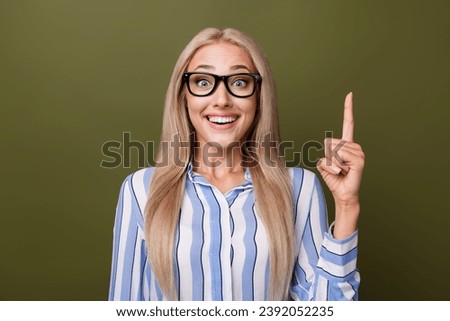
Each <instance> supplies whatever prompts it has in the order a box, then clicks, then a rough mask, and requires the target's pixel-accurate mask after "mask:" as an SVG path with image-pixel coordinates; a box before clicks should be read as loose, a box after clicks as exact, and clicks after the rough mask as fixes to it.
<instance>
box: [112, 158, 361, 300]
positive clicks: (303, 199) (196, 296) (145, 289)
mask: <svg viewBox="0 0 450 321" xmlns="http://www.w3.org/2000/svg"><path fill="white" fill-rule="evenodd" d="M152 173H153V168H145V169H141V170H139V171H137V172H135V173H134V174H131V175H130V176H128V177H127V178H126V180H125V181H124V183H123V185H122V188H121V191H120V196H119V202H118V204H117V211H116V220H115V226H114V241H113V258H112V270H111V281H110V289H109V300H165V299H166V298H165V296H164V295H163V294H162V292H161V290H160V289H159V286H158V282H157V281H156V279H155V276H154V273H153V272H152V269H151V266H150V264H149V261H148V258H147V252H146V245H145V234H144V219H143V213H144V208H145V205H146V202H147V193H148V188H149V185H150V180H151V176H152ZM290 173H291V176H292V180H293V195H294V199H293V202H294V204H293V205H294V215H295V217H294V219H295V251H296V252H295V253H296V264H295V268H294V271H293V278H292V283H291V287H290V295H291V298H292V299H294V300H357V299H358V287H359V272H358V271H357V269H356V258H357V242H358V235H357V232H355V233H353V234H352V235H351V236H349V237H348V238H347V239H345V240H336V239H334V238H333V237H332V236H331V233H330V232H329V227H328V222H327V210H326V204H325V200H324V195H323V192H322V188H321V186H320V182H319V180H318V178H317V177H316V175H315V174H314V173H312V172H310V171H308V170H305V169H301V168H292V169H290ZM186 175H187V179H186V189H185V196H184V198H183V203H182V208H181V213H180V219H179V224H178V227H177V231H176V240H175V245H174V246H175V253H174V255H175V259H174V264H175V273H176V275H175V280H176V285H177V289H178V295H179V299H180V300H192V301H193V300H202V301H206V300H226V301H228V300H258V301H260V300H267V299H268V285H269V242H268V236H267V232H266V230H265V228H264V225H263V223H262V221H261V218H260V217H259V215H258V211H257V209H256V206H255V200H254V192H253V186H252V180H251V177H250V172H249V170H247V171H246V173H245V179H246V181H245V182H244V183H243V184H241V185H239V186H236V187H235V188H233V189H232V190H230V191H228V192H227V193H226V194H223V193H222V192H220V191H219V190H218V189H217V188H216V187H215V186H213V185H211V184H210V183H209V182H208V181H207V180H206V179H205V178H203V177H202V176H201V175H199V174H197V173H195V172H193V171H192V168H191V167H189V169H188V171H187V174H186Z"/></svg>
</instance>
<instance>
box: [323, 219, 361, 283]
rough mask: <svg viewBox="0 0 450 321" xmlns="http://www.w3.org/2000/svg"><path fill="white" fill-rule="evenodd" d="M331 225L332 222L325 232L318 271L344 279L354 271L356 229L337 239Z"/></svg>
mask: <svg viewBox="0 0 450 321" xmlns="http://www.w3.org/2000/svg"><path fill="white" fill-rule="evenodd" d="M333 225H334V223H333V224H332V225H331V226H330V228H329V230H328V233H325V236H324V241H323V244H322V247H321V249H320V258H319V261H318V263H317V267H318V268H319V273H321V274H322V275H323V276H325V277H326V278H328V279H335V280H336V281H346V280H347V279H349V278H352V277H353V274H354V273H355V271H356V259H357V254H358V231H357V230H356V231H355V232H353V233H352V234H351V235H350V236H349V237H347V238H345V239H343V240H337V239H335V238H333V236H332V234H331V230H332V228H333Z"/></svg>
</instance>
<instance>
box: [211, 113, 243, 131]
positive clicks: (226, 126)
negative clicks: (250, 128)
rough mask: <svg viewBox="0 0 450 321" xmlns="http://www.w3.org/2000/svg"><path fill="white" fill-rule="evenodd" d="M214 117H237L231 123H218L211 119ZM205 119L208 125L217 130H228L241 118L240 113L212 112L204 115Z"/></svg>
mask: <svg viewBox="0 0 450 321" xmlns="http://www.w3.org/2000/svg"><path fill="white" fill-rule="evenodd" d="M212 117H220V118H235V120H234V121H232V122H230V123H223V124H217V123H213V122H211V121H209V119H210V118H212ZM204 119H205V121H206V122H207V123H208V126H209V127H210V128H212V129H215V130H227V129H230V128H233V127H234V126H235V125H236V122H237V120H238V119H239V115H237V114H232V113H211V114H207V115H205V117H204Z"/></svg>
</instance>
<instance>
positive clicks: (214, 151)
mask: <svg viewBox="0 0 450 321" xmlns="http://www.w3.org/2000/svg"><path fill="white" fill-rule="evenodd" d="M193 165H194V170H195V171H196V172H198V173H200V174H202V175H204V176H207V177H214V178H223V177H227V176H229V175H230V174H234V175H236V174H243V173H244V168H243V167H242V154H241V148H240V144H239V143H238V142H236V144H231V145H229V146H227V147H222V146H221V145H219V144H218V143H203V144H200V147H199V148H197V149H196V152H195V155H194V163H193Z"/></svg>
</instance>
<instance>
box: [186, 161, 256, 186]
mask: <svg viewBox="0 0 450 321" xmlns="http://www.w3.org/2000/svg"><path fill="white" fill-rule="evenodd" d="M187 176H188V178H189V180H190V181H192V182H193V183H203V184H206V185H211V184H210V183H209V182H208V181H207V180H206V179H205V178H204V177H203V176H202V175H200V174H199V173H197V172H195V171H194V167H193V166H192V161H190V162H189V164H188V167H187ZM244 178H245V182H244V183H242V184H241V185H239V186H240V187H248V186H252V184H253V182H252V177H251V174H250V169H249V168H248V167H246V168H245V172H244Z"/></svg>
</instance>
